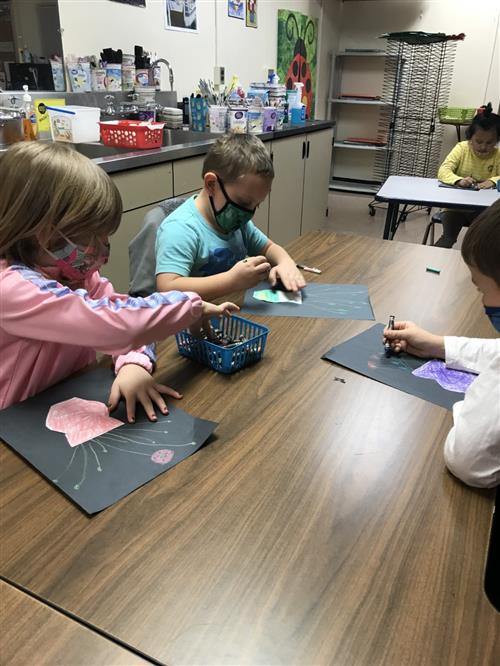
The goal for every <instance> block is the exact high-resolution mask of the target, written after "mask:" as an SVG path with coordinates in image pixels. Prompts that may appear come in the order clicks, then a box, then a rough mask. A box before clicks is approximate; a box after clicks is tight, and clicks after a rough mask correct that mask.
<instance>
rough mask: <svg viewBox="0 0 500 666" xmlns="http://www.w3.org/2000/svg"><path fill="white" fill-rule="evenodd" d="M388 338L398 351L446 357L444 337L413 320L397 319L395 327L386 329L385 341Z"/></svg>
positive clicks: (415, 354) (424, 356)
mask: <svg viewBox="0 0 500 666" xmlns="http://www.w3.org/2000/svg"><path fill="white" fill-rule="evenodd" d="M386 340H388V341H389V342H390V344H391V349H392V350H393V351H394V352H396V353H397V354H398V353H399V352H402V351H403V352H408V354H413V355H414V356H420V357H422V358H444V355H445V348H444V338H443V336H442V335H434V334H433V333H429V331H426V330H425V329H423V328H420V326H417V325H416V324H414V323H413V322H412V321H397V322H395V324H394V328H393V329H389V328H386V329H384V342H385V341H386Z"/></svg>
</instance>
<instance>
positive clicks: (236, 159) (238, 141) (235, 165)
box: [201, 134, 274, 183]
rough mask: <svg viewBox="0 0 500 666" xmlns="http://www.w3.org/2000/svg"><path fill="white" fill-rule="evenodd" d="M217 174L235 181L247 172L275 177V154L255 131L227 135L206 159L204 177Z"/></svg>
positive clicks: (221, 138)
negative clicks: (271, 152)
mask: <svg viewBox="0 0 500 666" xmlns="http://www.w3.org/2000/svg"><path fill="white" fill-rule="evenodd" d="M209 171H213V172H214V173H216V174H217V175H218V176H219V177H220V179H221V180H222V182H223V183H231V182H233V181H235V180H236V179H237V178H239V176H243V175H245V174H247V173H251V174H256V175H258V176H263V177H267V178H274V167H273V162H272V160H271V157H270V156H269V153H268V152H267V150H266V147H265V146H264V144H263V143H262V141H261V140H260V139H259V138H258V137H257V136H253V135H252V134H225V135H224V136H221V137H220V138H218V139H217V141H216V142H215V143H214V144H213V145H212V146H211V148H210V150H209V151H208V153H207V155H206V157H205V160H204V162H203V170H202V174H201V175H202V176H204V175H205V174H206V173H208V172H209Z"/></svg>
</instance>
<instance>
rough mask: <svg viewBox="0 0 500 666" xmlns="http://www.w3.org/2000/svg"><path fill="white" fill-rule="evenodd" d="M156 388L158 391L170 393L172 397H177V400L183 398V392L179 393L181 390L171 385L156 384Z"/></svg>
mask: <svg viewBox="0 0 500 666" xmlns="http://www.w3.org/2000/svg"><path fill="white" fill-rule="evenodd" d="M154 388H155V389H156V390H157V391H158V393H165V394H166V395H169V396H170V397H172V398H176V399H177V400H180V399H181V398H182V393H179V391H176V390H175V389H173V388H170V386H166V385H165V384H155V385H154Z"/></svg>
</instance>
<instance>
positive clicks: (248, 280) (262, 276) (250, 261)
mask: <svg viewBox="0 0 500 666" xmlns="http://www.w3.org/2000/svg"><path fill="white" fill-rule="evenodd" d="M270 270H271V264H270V263H269V262H268V260H267V259H266V258H265V257H262V256H259V257H247V258H246V259H243V260H242V261H238V262H237V263H236V264H234V266H233V267H232V268H231V269H230V270H229V271H228V272H229V275H230V276H231V287H232V288H233V289H248V287H255V285H256V284H258V283H259V282H261V281H262V280H266V279H267V276H268V274H269V271H270Z"/></svg>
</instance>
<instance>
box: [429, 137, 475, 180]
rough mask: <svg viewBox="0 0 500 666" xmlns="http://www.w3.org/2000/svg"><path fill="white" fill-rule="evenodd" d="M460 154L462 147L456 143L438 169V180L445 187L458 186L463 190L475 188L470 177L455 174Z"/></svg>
mask: <svg viewBox="0 0 500 666" xmlns="http://www.w3.org/2000/svg"><path fill="white" fill-rule="evenodd" d="M462 154H463V147H462V146H461V144H459V143H457V145H456V146H455V147H454V148H453V150H452V151H451V152H450V153H449V154H448V155H447V156H446V158H445V160H444V162H443V163H442V164H441V166H440V167H439V170H438V179H439V180H440V181H441V182H442V183H444V184H445V185H458V186H459V187H464V188H469V187H475V185H476V181H475V180H474V178H472V176H464V177H462V176H461V175H460V174H459V173H457V170H458V167H459V164H460V160H461V158H462Z"/></svg>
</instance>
